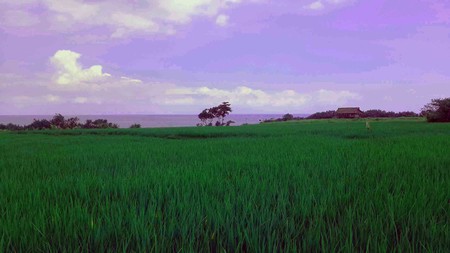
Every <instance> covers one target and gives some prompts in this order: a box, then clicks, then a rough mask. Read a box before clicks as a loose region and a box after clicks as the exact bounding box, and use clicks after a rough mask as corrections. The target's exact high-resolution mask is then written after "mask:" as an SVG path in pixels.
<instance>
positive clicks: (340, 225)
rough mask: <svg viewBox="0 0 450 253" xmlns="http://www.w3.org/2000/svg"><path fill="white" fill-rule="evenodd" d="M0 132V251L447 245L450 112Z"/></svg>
mask: <svg viewBox="0 0 450 253" xmlns="http://www.w3.org/2000/svg"><path fill="white" fill-rule="evenodd" d="M371 126H372V131H367V130H366V129H365V124H364V122H363V121H352V120H350V121H345V120H323V121H304V122H288V123H274V124H263V125H256V126H242V127H229V128H172V129H115V130H94V131H91V130H71V131H47V132H42V131H41V132H20V133H6V132H3V133H0V251H10V252H14V251H21V252H39V251H43V252H73V251H84V252H88V251H89V252H104V251H121V252H133V251H136V252H205V251H213V252H225V251H226V252H274V251H286V252H299V251H308V252H311V251H321V252H361V251H365V252H386V251H389V252H449V251H450V227H449V226H450V225H449V224H450V203H449V199H450V155H449V154H450V152H449V150H450V149H449V147H450V125H449V124H428V123H425V122H422V121H415V120H413V121H407V120H400V121H373V122H371Z"/></svg>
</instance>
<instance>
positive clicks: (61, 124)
mask: <svg viewBox="0 0 450 253" xmlns="http://www.w3.org/2000/svg"><path fill="white" fill-rule="evenodd" d="M50 123H51V124H52V126H55V127H57V128H62V129H65V128H66V124H65V123H66V122H65V120H64V116H62V115H61V114H59V113H57V114H55V116H53V119H51V120H50Z"/></svg>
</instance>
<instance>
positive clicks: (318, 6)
mask: <svg viewBox="0 0 450 253" xmlns="http://www.w3.org/2000/svg"><path fill="white" fill-rule="evenodd" d="M324 7H325V6H324V5H323V3H322V2H321V1H316V2H313V3H311V4H309V5H307V6H306V8H308V9H311V10H321V9H323V8H324Z"/></svg>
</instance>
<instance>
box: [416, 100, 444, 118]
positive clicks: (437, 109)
mask: <svg viewBox="0 0 450 253" xmlns="http://www.w3.org/2000/svg"><path fill="white" fill-rule="evenodd" d="M422 115H423V116H425V117H427V120H428V122H450V98H443V99H433V100H431V103H429V104H427V105H425V107H424V108H423V109H422Z"/></svg>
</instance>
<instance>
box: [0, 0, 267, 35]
mask: <svg viewBox="0 0 450 253" xmlns="http://www.w3.org/2000/svg"><path fill="white" fill-rule="evenodd" d="M259 1H260V0H140V1H121V0H111V1H82V0H64V1H61V0H41V1H30V0H28V1H26V2H24V3H23V4H17V3H15V1H11V0H3V1H0V17H9V16H11V18H7V19H6V18H3V19H5V20H4V21H0V22H1V23H2V24H6V25H8V26H17V25H23V26H35V25H37V24H38V23H42V24H47V26H46V27H45V29H49V30H52V31H58V32H63V33H68V32H72V31H80V30H85V29H90V28H106V29H104V31H105V32H107V33H109V36H110V37H111V38H126V37H128V36H131V35H140V34H165V35H170V34H174V33H175V31H176V28H177V26H179V25H182V24H187V23H189V22H191V20H192V18H194V17H197V16H206V17H209V18H211V21H212V22H215V21H216V18H217V16H218V15H219V13H220V12H221V11H222V10H226V9H229V8H232V7H233V6H237V5H239V4H242V3H245V2H259ZM17 2H20V1H17ZM22 2H23V1H22ZM37 5H38V6H39V8H42V14H41V15H39V19H40V20H39V19H38V16H33V15H31V13H30V12H28V11H27V10H28V9H29V8H30V7H32V6H37ZM8 13H9V14H8ZM7 14H8V15H7ZM15 17H21V18H15ZM218 20H219V21H218V24H219V25H225V24H226V22H227V21H228V18H227V17H226V16H224V15H219V19H218ZM41 28H43V27H41ZM96 35H98V34H96Z"/></svg>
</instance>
